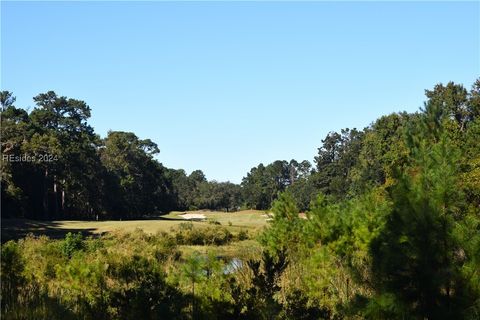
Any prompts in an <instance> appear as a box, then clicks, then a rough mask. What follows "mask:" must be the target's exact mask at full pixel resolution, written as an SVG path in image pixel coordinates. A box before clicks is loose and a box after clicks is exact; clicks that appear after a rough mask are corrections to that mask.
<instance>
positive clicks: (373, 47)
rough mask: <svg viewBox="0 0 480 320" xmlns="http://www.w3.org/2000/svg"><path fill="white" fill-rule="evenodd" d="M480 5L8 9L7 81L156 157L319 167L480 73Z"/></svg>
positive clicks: (169, 162)
mask: <svg viewBox="0 0 480 320" xmlns="http://www.w3.org/2000/svg"><path fill="white" fill-rule="evenodd" d="M479 21H480V5H479V2H468V3H458V2H456V3H446V2H440V3H435V2H404V3H391V2H364V3H359V2H354V3H352V2H342V3H329V2H302V3H299V2H297V3H294V2H278V3H275V2H142V3H138V2H102V3H94V2H71V3H62V2H44V3H42V2H35V3H32V2H30V3H28V2H5V1H2V3H1V87H2V90H10V91H13V92H14V94H15V95H16V96H17V106H21V107H30V108H33V107H34V104H33V101H32V97H33V96H35V95H36V94H38V93H40V92H45V91H48V90H54V91H56V92H57V93H58V94H60V95H65V96H68V97H71V98H77V99H81V100H84V101H86V102H87V103H88V104H89V105H90V107H91V108H92V118H91V120H90V124H91V125H92V126H93V127H94V128H95V131H96V132H97V133H99V134H100V135H101V136H105V135H106V133H107V132H108V130H123V131H133V132H135V133H136V134H137V135H138V136H139V137H141V138H150V139H152V140H153V141H155V142H156V143H157V144H158V145H159V147H160V150H161V153H160V155H159V156H158V160H159V161H161V162H162V163H163V164H164V165H166V166H168V167H173V168H184V169H185V170H186V171H187V172H190V171H192V170H194V169H202V170H203V171H204V173H205V174H206V176H207V178H208V179H216V180H230V181H233V182H240V181H241V178H242V177H243V176H244V175H245V174H246V173H247V172H248V171H249V170H250V168H251V167H253V166H256V165H257V164H259V163H260V162H263V163H264V164H266V163H269V162H272V161H273V160H276V159H286V160H290V159H292V158H295V159H297V160H304V159H307V160H310V161H312V160H313V157H314V155H315V154H316V152H317V148H318V147H319V146H320V145H321V139H323V138H324V137H325V135H326V134H327V133H328V132H329V131H337V130H340V129H341V128H345V127H349V128H352V127H357V128H363V127H365V126H367V125H369V124H370V123H371V122H372V121H373V120H375V119H376V118H377V117H379V116H380V115H384V114H388V113H391V112H395V111H402V110H406V111H416V110H418V108H419V107H421V106H422V104H423V101H424V89H428V88H432V87H433V85H434V84H436V83H438V82H447V81H449V80H453V81H455V82H459V83H463V84H465V85H466V86H467V87H468V88H470V86H471V84H472V83H473V81H474V80H475V78H476V77H478V76H479V75H480V61H479V59H480V43H479V42H480V25H479Z"/></svg>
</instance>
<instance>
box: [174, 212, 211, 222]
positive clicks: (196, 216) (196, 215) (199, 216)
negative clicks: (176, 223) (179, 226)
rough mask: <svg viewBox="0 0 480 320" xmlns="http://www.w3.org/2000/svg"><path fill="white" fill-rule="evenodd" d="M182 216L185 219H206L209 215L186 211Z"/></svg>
mask: <svg viewBox="0 0 480 320" xmlns="http://www.w3.org/2000/svg"><path fill="white" fill-rule="evenodd" d="M180 217H182V218H183V219H185V220H205V219H207V217H205V215H204V214H201V213H186V214H182V215H181V216H180Z"/></svg>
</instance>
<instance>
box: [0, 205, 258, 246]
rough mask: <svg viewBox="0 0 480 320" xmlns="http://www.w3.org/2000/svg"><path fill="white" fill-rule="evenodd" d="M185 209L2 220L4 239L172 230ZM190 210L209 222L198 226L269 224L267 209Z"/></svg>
mask: <svg viewBox="0 0 480 320" xmlns="http://www.w3.org/2000/svg"><path fill="white" fill-rule="evenodd" d="M182 213H184V212H178V211H176V212H171V213H169V214H167V215H164V216H162V219H158V220H128V221H116V220H109V221H63V220H62V221H35V220H28V219H2V240H8V239H18V238H21V237H23V236H25V235H26V234H28V233H33V234H35V235H41V234H45V235H47V236H50V237H53V238H59V237H63V236H64V235H65V234H66V233H67V232H82V233H84V234H85V235H95V234H102V233H108V232H111V231H125V232H129V231H134V230H135V229H141V230H143V231H144V232H146V233H150V234H155V233H157V232H161V231H165V232H168V231H170V230H171V229H172V228H175V227H177V226H178V225H180V224H181V223H183V222H186V221H187V220H183V218H181V217H179V215H180V214H182ZM186 213H201V214H204V215H205V216H206V217H207V221H193V222H192V223H193V225H194V227H200V228H201V227H205V226H208V225H209V222H208V221H209V220H215V221H218V222H219V223H220V224H221V225H222V226H224V227H226V228H227V229H229V231H230V232H232V233H236V232H238V231H240V230H248V231H249V233H250V234H254V233H256V232H257V231H259V230H261V229H262V228H263V227H264V226H265V225H266V224H267V222H266V217H265V216H264V212H263V211H257V210H243V211H239V212H233V213H226V212H214V211H203V210H202V211H187V212H186Z"/></svg>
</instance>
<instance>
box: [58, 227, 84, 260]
mask: <svg viewBox="0 0 480 320" xmlns="http://www.w3.org/2000/svg"><path fill="white" fill-rule="evenodd" d="M84 246H85V245H84V242H83V236H82V234H81V233H80V232H78V233H71V232H69V233H67V235H66V236H65V240H64V241H63V243H62V247H61V250H62V253H63V254H64V255H65V256H67V257H69V258H71V257H72V255H73V253H74V252H75V251H80V250H82V249H83V248H84Z"/></svg>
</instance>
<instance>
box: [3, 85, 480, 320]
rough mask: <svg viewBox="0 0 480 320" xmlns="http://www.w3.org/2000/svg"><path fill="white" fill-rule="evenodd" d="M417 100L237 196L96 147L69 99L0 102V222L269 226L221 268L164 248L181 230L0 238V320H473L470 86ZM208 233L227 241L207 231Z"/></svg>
mask: <svg viewBox="0 0 480 320" xmlns="http://www.w3.org/2000/svg"><path fill="white" fill-rule="evenodd" d="M425 94H426V101H425V103H424V106H423V108H421V110H419V111H418V112H416V113H406V112H402V113H393V114H390V115H386V116H383V117H381V118H379V119H377V120H375V121H374V122H373V123H372V124H371V125H370V126H368V127H367V128H364V129H363V130H359V129H355V128H354V129H349V128H346V129H343V130H341V131H340V132H330V133H329V134H328V135H327V136H326V137H325V138H324V139H323V140H322V141H321V145H320V147H319V148H318V154H317V156H316V157H315V159H314V160H313V164H312V163H310V162H309V161H306V160H305V161H296V160H290V161H285V160H278V161H275V162H273V163H271V164H268V165H264V164H259V165H258V166H256V167H254V168H252V169H251V170H250V172H248V173H247V174H246V176H245V177H244V178H243V180H242V183H241V184H240V185H237V184H233V183H230V182H216V181H208V180H207V179H206V177H205V175H204V174H203V173H202V171H200V170H197V171H193V172H192V173H191V174H189V175H187V174H186V172H185V171H183V170H174V169H169V168H166V167H165V166H163V165H162V164H161V163H160V162H158V161H157V160H156V158H155V155H156V154H158V153H159V148H158V146H157V145H156V144H155V143H154V142H153V141H151V140H149V139H142V138H139V137H137V136H136V135H135V134H134V133H130V132H118V131H111V132H109V133H108V136H107V137H104V138H102V137H99V136H98V135H96V134H95V133H94V131H93V128H92V127H91V126H90V125H89V124H88V122H87V121H88V118H89V117H90V108H89V107H88V105H87V104H86V103H85V102H83V101H79V100H75V99H70V98H66V97H62V96H58V95H56V94H55V93H54V92H47V93H45V94H39V95H38V96H36V97H35V98H34V101H35V103H36V105H37V107H36V108H35V109H33V110H32V111H31V112H30V113H29V112H27V111H25V110H24V109H21V108H18V107H16V106H15V98H14V96H13V94H12V93H10V92H6V91H4V92H2V94H1V104H2V112H1V125H2V126H1V134H2V176H1V179H2V218H5V217H25V218H31V219H63V218H67V217H68V218H76V219H96V218H97V216H98V217H99V219H117V218H123V219H128V218H136V217H143V216H148V215H158V214H160V213H164V212H168V211H171V210H187V209H212V210H224V211H235V210H239V209H242V208H251V209H259V210H268V211H269V212H271V213H272V220H271V221H270V223H269V226H268V227H267V228H265V229H264V230H263V231H262V232H261V233H260V234H258V236H257V237H256V238H255V239H256V240H258V242H259V243H260V245H261V253H259V254H258V255H256V256H250V257H242V259H244V261H245V263H244V264H243V267H242V268H241V270H239V271H238V272H233V273H230V272H225V269H223V268H224V266H222V265H221V262H220V261H218V260H217V259H215V258H212V257H211V256H210V255H207V256H202V257H198V256H195V255H194V254H193V255H188V256H182V255H181V254H179V253H178V249H177V246H178V245H179V244H185V243H186V244H195V243H190V242H189V241H190V240H188V239H190V238H189V236H188V235H189V234H190V233H192V232H194V231H193V230H194V229H192V228H191V226H188V225H184V226H182V229H181V230H177V231H176V232H177V233H175V234H166V233H162V234H158V235H154V236H152V235H146V234H144V233H141V232H138V233H134V234H128V235H118V236H115V235H105V236H102V237H101V238H99V239H94V238H89V239H85V238H82V236H81V235H73V234H69V235H68V237H67V238H66V239H64V240H61V241H58V242H56V241H52V240H49V239H47V238H44V237H43V238H42V237H41V238H34V237H28V238H26V239H23V240H20V241H17V242H14V241H11V242H8V243H7V244H4V245H3V246H2V310H6V311H4V315H6V316H8V317H10V318H12V319H21V318H29V319H30V318H32V319H33V318H42V316H43V317H47V318H52V319H53V318H58V319H61V318H62V317H63V318H66V317H67V318H81V319H92V318H98V317H100V316H101V317H102V318H104V319H133V318H138V317H141V318H145V319H154V318H162V319H164V318H165V319H170V318H171V319H174V318H175V319H479V318H480V143H479V141H480V79H478V80H476V82H475V83H474V85H473V86H472V88H471V89H470V90H468V89H466V88H465V87H464V86H463V85H461V84H455V83H453V82H450V83H448V84H446V85H445V84H437V85H435V87H434V88H433V89H431V90H426V91H425ZM22 157H24V158H23V159H22ZM25 157H30V158H31V159H33V160H31V161H30V160H28V159H27V160H26V159H25ZM300 213H301V214H300ZM207 231H208V232H210V233H213V232H215V233H216V234H218V233H221V234H222V235H223V236H222V237H223V238H222V237H218V236H213V239H220V238H221V239H225V242H228V241H231V239H233V237H234V235H228V232H227V231H225V230H223V229H222V226H212V227H211V228H210V229H208V230H207ZM207 231H205V232H207ZM196 237H199V238H205V237H207V238H208V237H210V235H207V234H200V235H196ZM236 237H238V235H237V236H236ZM212 241H216V240H212ZM222 241H223V240H222ZM217 245H221V243H217ZM32 261H36V264H33V263H32ZM175 270H182V271H181V272H179V273H176V272H174V271H175ZM20 305H23V306H27V305H28V306H31V307H30V308H27V309H28V312H30V313H27V311H24V313H22V312H21V311H18V306H20ZM39 315H42V316H39Z"/></svg>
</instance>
